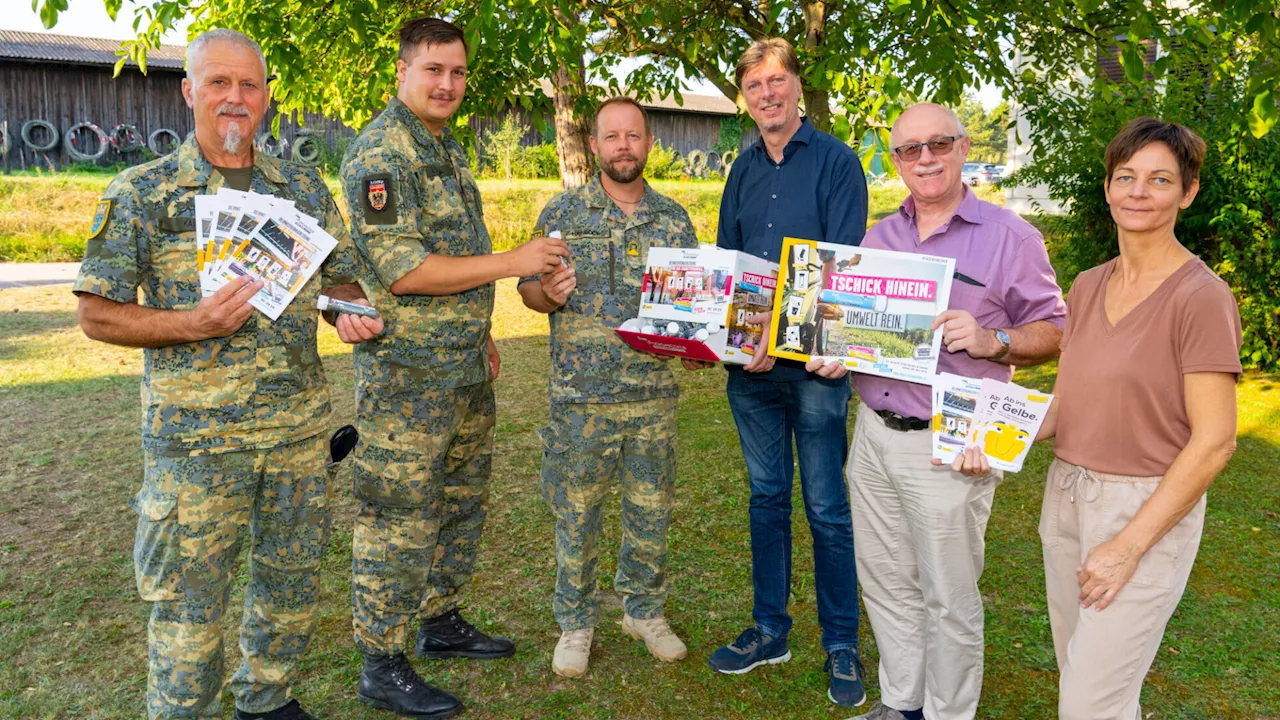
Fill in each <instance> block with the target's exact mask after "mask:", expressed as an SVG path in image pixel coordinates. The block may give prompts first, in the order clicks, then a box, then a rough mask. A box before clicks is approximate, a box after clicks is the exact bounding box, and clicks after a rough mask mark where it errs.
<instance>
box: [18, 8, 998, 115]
mask: <svg viewBox="0 0 1280 720" xmlns="http://www.w3.org/2000/svg"><path fill="white" fill-rule="evenodd" d="M41 1H42V2H43V0H41ZM0 4H4V5H7V6H9V7H8V9H9V10H10V12H8V13H5V15H4V17H2V18H0V30H23V31H26V32H53V33H58V34H61V35H79V36H82V37H94V38H108V39H112V40H127V39H129V38H132V37H135V36H136V35H137V33H135V32H134V31H133V16H134V13H135V12H136V11H137V10H138V8H139V7H140V6H145V5H149V4H150V3H148V2H146V0H141V2H136V1H135V0H127V1H126V2H125V3H124V5H123V7H121V8H120V12H119V13H117V15H116V20H115V22H112V21H111V18H109V17H107V11H106V10H104V9H103V3H102V0H72V1H71V2H70V3H69V5H70V8H69V9H68V10H66V11H65V12H63V13H62V14H61V15H59V16H58V24H57V25H55V26H54V27H53V30H45V29H44V25H43V24H41V22H40V16H39V15H37V14H36V13H35V12H34V11H33V10H32V9H31V4H30V3H29V2H28V1H27V0H0ZM15 8H16V10H17V11H16V12H13V10H14V9H15ZM186 25H187V23H181V24H180V26H179V27H180V30H179V31H176V32H175V31H171V32H169V33H167V34H166V35H165V36H164V38H163V42H164V43H165V44H167V45H185V44H186V43H187V35H186ZM642 62H645V61H644V59H642V58H632V59H629V60H626V61H624V62H622V63H619V65H618V67H617V68H616V70H615V73H616V74H617V75H618V77H619V78H621V77H625V76H626V74H627V73H628V72H630V71H631V70H632V69H633V68H635V67H636V66H637V65H639V64H640V63H642ZM685 86H686V87H687V88H688V90H689V92H693V93H701V94H704V95H719V94H720V91H719V90H717V89H716V87H715V86H714V85H712V84H711V83H709V82H706V81H704V80H697V81H686V83H685ZM1000 100H1001V97H1000V90H999V89H998V88H996V87H995V86H994V85H984V86H982V87H981V88H980V89H979V90H978V101H979V102H981V103H982V106H983V107H985V108H988V109H990V108H993V107H995V106H996V105H998V104H1000Z"/></svg>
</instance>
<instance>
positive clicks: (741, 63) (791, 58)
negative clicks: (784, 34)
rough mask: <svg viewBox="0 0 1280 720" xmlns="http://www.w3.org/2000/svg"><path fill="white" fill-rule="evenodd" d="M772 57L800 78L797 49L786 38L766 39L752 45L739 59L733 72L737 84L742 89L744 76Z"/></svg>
mask: <svg viewBox="0 0 1280 720" xmlns="http://www.w3.org/2000/svg"><path fill="white" fill-rule="evenodd" d="M770 57H774V58H777V59H778V62H780V63H782V67H783V68H785V69H786V71H787V72H789V73H791V74H792V75H795V76H796V77H797V78H798V77H800V58H798V57H796V49H795V48H794V47H792V46H791V43H789V42H787V41H786V39H785V38H764V39H763V40H757V41H755V42H753V43H751V47H749V48H747V51H746V52H744V53H742V57H740V58H738V66H737V67H736V68H734V70H733V76H734V79H735V84H736V85H737V86H738V89H739V90H741V89H742V76H743V75H746V74H747V73H749V72H751V71H752V70H753V69H755V67H756V66H757V65H760V64H762V63H764V61H765V60H768V59H769V58H770Z"/></svg>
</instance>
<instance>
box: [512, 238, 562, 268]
mask: <svg viewBox="0 0 1280 720" xmlns="http://www.w3.org/2000/svg"><path fill="white" fill-rule="evenodd" d="M507 257H508V258H509V259H510V262H511V267H510V273H511V276H513V277H529V276H530V275H548V274H551V273H554V272H555V271H557V270H559V269H560V268H562V267H564V263H562V262H561V258H564V259H565V260H566V261H567V260H568V259H569V246H568V245H566V244H565V243H564V240H561V239H560V238H549V237H540V238H534V239H532V240H530V241H529V242H527V243H525V244H523V245H521V246H520V247H518V248H516V249H515V250H510V251H508V252H507Z"/></svg>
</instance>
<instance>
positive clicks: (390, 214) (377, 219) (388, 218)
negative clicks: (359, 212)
mask: <svg viewBox="0 0 1280 720" xmlns="http://www.w3.org/2000/svg"><path fill="white" fill-rule="evenodd" d="M360 185H361V190H362V191H363V192H362V194H363V196H364V197H362V198H361V204H362V205H364V223H365V224H366V225H394V224H395V223H396V219H397V217H396V194H395V176H394V175H392V174H391V173H379V174H377V175H365V176H364V177H363V178H361V180H360Z"/></svg>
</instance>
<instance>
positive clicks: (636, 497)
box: [539, 397, 676, 630]
mask: <svg viewBox="0 0 1280 720" xmlns="http://www.w3.org/2000/svg"><path fill="white" fill-rule="evenodd" d="M539 435H541V437H542V441H543V446H544V451H543V453H542V493H543V497H544V498H545V499H546V501H547V503H548V504H549V505H550V506H551V510H552V511H553V512H554V513H555V516H556V594H555V603H554V610H555V616H556V622H558V623H559V624H560V627H561V628H562V629H564V630H578V629H581V628H587V627H595V625H596V622H597V620H598V616H599V610H598V607H597V603H596V569H597V566H598V565H599V561H600V549H599V540H600V530H601V524H602V519H603V515H604V502H605V499H606V498H607V497H608V494H609V490H610V488H611V487H612V485H613V483H614V482H615V478H616V479H617V480H618V481H620V484H621V490H622V547H621V548H619V550H618V572H617V574H616V576H615V577H614V580H613V586H614V588H615V589H617V590H618V592H620V593H622V595H623V597H624V599H623V609H624V610H625V611H626V613H627V614H628V615H630V616H631V617H634V618H637V619H648V618H652V617H658V616H661V615H662V614H663V609H664V607H665V605H666V603H667V528H668V527H669V526H670V524H671V510H672V508H673V507H674V505H675V480H676V398H673V397H672V398H659V399H656V400H643V401H638V402H621V403H553V404H552V405H551V421H550V423H549V425H548V427H547V428H546V429H545V430H542V431H540V432H539Z"/></svg>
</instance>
